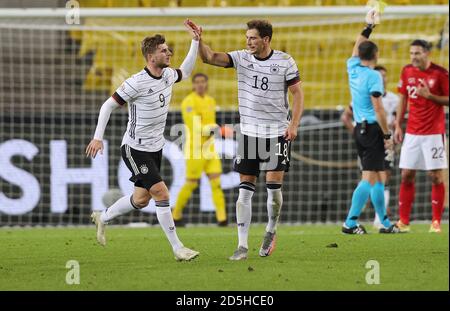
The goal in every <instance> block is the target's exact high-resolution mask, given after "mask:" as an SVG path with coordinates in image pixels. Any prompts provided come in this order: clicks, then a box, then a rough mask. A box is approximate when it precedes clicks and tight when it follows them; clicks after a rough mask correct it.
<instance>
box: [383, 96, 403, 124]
mask: <svg viewBox="0 0 450 311" xmlns="http://www.w3.org/2000/svg"><path fill="white" fill-rule="evenodd" d="M399 101H400V98H399V97H398V95H396V94H394V93H392V92H386V94H385V95H384V96H383V97H382V98H381V102H382V103H383V107H384V111H386V121H387V123H388V125H390V124H392V122H394V120H395V114H396V112H397V106H398V103H399Z"/></svg>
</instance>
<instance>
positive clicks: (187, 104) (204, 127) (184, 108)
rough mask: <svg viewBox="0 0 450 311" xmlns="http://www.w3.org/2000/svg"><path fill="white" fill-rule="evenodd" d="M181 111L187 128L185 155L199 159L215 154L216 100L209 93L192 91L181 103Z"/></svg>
mask: <svg viewBox="0 0 450 311" xmlns="http://www.w3.org/2000/svg"><path fill="white" fill-rule="evenodd" d="M181 113H182V117H183V122H184V124H185V125H186V130H187V131H186V141H185V145H184V152H185V156H187V157H191V158H197V159H198V158H205V157H206V158H209V156H213V155H214V154H215V149H214V133H213V132H212V131H213V130H214V128H215V127H216V126H217V124H216V100H215V99H214V98H212V97H211V96H209V95H205V96H204V97H201V96H199V95H198V94H197V93H195V92H192V93H190V94H189V95H188V96H186V97H185V98H184V100H183V102H182V103H181ZM211 134H212V135H211Z"/></svg>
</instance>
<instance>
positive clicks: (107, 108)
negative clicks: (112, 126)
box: [86, 97, 121, 158]
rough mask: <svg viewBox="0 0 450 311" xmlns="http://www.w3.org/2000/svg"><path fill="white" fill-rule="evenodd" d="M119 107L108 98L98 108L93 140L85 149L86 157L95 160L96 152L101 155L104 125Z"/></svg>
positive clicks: (113, 100) (112, 99) (114, 101)
mask: <svg viewBox="0 0 450 311" xmlns="http://www.w3.org/2000/svg"><path fill="white" fill-rule="evenodd" d="M119 107H121V105H120V104H118V103H117V102H116V100H115V99H114V98H112V97H110V98H108V100H107V101H106V102H105V103H104V104H103V105H102V107H101V108H100V113H99V116H98V122H97V127H96V129H95V134H94V138H93V139H92V140H91V142H90V143H89V145H88V146H87V147H86V156H87V157H92V158H95V156H96V155H97V152H100V154H103V135H104V133H105V129H106V125H107V124H108V121H109V118H110V116H111V113H112V112H113V111H114V110H115V109H117V108H119Z"/></svg>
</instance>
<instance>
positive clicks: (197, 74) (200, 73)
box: [192, 72, 208, 82]
mask: <svg viewBox="0 0 450 311" xmlns="http://www.w3.org/2000/svg"><path fill="white" fill-rule="evenodd" d="M199 77H203V78H205V80H206V81H208V76H207V75H206V74H204V73H203V72H198V73H196V74H195V75H193V76H192V82H194V81H195V79H197V78H199Z"/></svg>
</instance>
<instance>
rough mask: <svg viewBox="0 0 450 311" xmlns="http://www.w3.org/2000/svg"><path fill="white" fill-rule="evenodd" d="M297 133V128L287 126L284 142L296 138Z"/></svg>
mask: <svg viewBox="0 0 450 311" xmlns="http://www.w3.org/2000/svg"><path fill="white" fill-rule="evenodd" d="M297 131H298V127H297V126H293V125H289V127H288V128H287V129H286V132H284V138H286V140H289V141H293V140H294V139H295V138H296V137H297Z"/></svg>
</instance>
